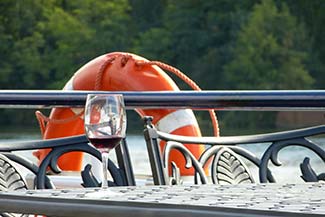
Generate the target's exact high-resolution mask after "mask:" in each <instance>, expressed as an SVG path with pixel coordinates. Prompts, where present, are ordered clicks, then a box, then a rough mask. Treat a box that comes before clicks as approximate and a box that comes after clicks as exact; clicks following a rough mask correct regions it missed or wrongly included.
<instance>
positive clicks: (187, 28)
mask: <svg viewBox="0 0 325 217" xmlns="http://www.w3.org/2000/svg"><path fill="white" fill-rule="evenodd" d="M253 2H254V1H241V2H236V4H234V2H230V1H214V0H206V1H195V0H185V1H166V3H165V6H164V14H163V16H162V22H161V25H159V26H155V27H153V28H151V29H148V30H147V31H145V32H142V33H140V34H139V39H138V40H137V41H136V46H135V49H134V51H135V52H137V53H140V54H141V55H144V56H147V57H148V58H151V59H157V58H159V59H160V60H163V61H165V62H167V63H169V64H172V65H174V66H176V67H178V68H179V69H181V70H182V71H183V72H185V73H186V74H187V75H188V76H189V77H191V78H192V79H193V80H195V81H197V82H198V83H199V84H200V86H201V87H202V88H203V89H220V88H225V87H226V85H225V84H224V81H223V79H222V77H223V75H222V67H223V65H224V64H225V63H226V62H227V61H228V59H229V56H230V55H229V47H230V45H231V43H232V42H233V39H234V37H235V35H236V34H235V32H236V31H237V30H238V29H239V27H240V24H241V23H242V22H243V21H244V20H245V17H246V16H247V14H248V12H249V11H250V8H251V7H252V6H253V5H254V4H253Z"/></svg>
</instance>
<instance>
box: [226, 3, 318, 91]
mask: <svg viewBox="0 0 325 217" xmlns="http://www.w3.org/2000/svg"><path fill="white" fill-rule="evenodd" d="M309 46H310V43H309V42H308V41H307V38H306V31H305V28H304V26H303V25H302V24H299V23H298V22H297V20H296V18H295V17H294V16H292V15H291V14H290V12H289V10H288V7H287V6H286V4H285V3H283V4H282V5H281V8H280V9H279V8H277V7H276V5H275V4H274V2H273V1H272V0H263V1H262V3H261V4H257V5H256V6H255V7H254V10H253V11H252V14H251V17H250V18H249V20H248V22H247V24H246V25H244V26H243V27H242V30H241V31H240V32H239V34H238V38H237V41H236V44H235V46H234V48H233V50H232V55H233V60H232V61H231V62H230V63H229V64H227V65H226V66H225V68H224V70H225V76H226V79H227V81H228V84H229V87H230V88H235V89H309V88H311V87H312V83H313V79H312V77H311V76H310V74H309V72H308V71H307V69H306V67H305V63H306V61H307V60H308V58H309V56H308V53H307V51H308V49H309Z"/></svg>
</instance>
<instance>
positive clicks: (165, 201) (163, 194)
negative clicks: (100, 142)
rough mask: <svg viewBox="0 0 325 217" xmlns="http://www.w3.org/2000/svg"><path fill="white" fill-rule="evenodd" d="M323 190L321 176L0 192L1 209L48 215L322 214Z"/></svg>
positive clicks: (323, 211) (324, 205)
mask: <svg viewBox="0 0 325 217" xmlns="http://www.w3.org/2000/svg"><path fill="white" fill-rule="evenodd" d="M110 191H113V192H118V193H119V195H111V194H110ZM324 192H325V183H324V182H319V183H303V184H299V183H297V184H275V183H264V184H240V185H210V184H207V185H178V186H126V187H112V188H109V190H107V189H101V188H84V189H69V190H68V189H56V190H53V189H46V190H27V191H11V192H0V210H1V211H2V212H11V213H28V214H42V215H46V216H119V217H123V216H132V217H136V216H144V217H146V216H176V215H177V216H201V217H203V216H311V215H315V216H324V215H325V196H324Z"/></svg>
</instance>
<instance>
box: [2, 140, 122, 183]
mask: <svg viewBox="0 0 325 217" xmlns="http://www.w3.org/2000/svg"><path fill="white" fill-rule="evenodd" d="M79 140H80V142H75V141H74V142H72V143H71V144H66V145H62V144H58V145H57V146H54V147H53V145H51V146H50V147H49V148H52V150H51V151H50V152H49V153H48V155H47V156H46V157H45V158H44V160H43V161H42V162H41V164H40V165H39V166H38V165H36V164H34V163H32V162H31V161H30V160H28V159H26V158H24V157H21V156H19V155H16V154H13V153H11V152H2V154H3V155H5V156H6V157H8V159H10V160H11V161H13V162H16V163H18V164H20V165H21V166H23V167H25V168H26V169H28V170H29V171H30V172H31V173H33V174H34V175H35V187H36V188H37V189H45V188H50V189H52V188H55V186H54V184H53V183H52V182H51V181H50V179H49V178H48V175H47V173H48V169H50V170H51V171H52V172H53V173H55V174H59V173H61V169H60V168H59V167H58V164H57V163H58V159H59V157H60V156H62V155H63V154H65V153H68V152H72V151H81V152H84V153H88V154H90V155H92V156H94V157H96V158H97V159H99V160H101V154H100V152H99V151H98V150H97V149H96V148H95V147H93V146H91V145H89V144H88V142H87V140H83V139H79ZM37 142H38V143H42V141H37ZM65 142H66V141H65ZM44 143H46V140H44ZM42 144H43V143H42ZM29 145H30V144H29V143H28V144H27V145H26V144H23V145H21V146H25V147H27V148H29V147H28V146H29ZM43 146H44V147H42V148H46V145H43ZM13 147H14V145H13ZM19 150H24V149H23V148H21V149H19ZM108 170H109V172H110V174H111V177H112V179H113V181H109V180H107V181H108V184H109V186H123V185H127V183H126V180H125V177H124V175H123V172H122V171H121V170H120V169H119V168H118V167H117V166H116V165H115V164H114V163H113V162H112V161H111V160H109V162H108ZM81 177H82V180H83V183H81V185H83V186H84V187H98V186H100V183H99V182H98V181H97V180H96V178H95V177H94V175H93V174H92V172H91V165H89V164H88V165H86V166H85V168H84V170H83V171H82V172H81Z"/></svg>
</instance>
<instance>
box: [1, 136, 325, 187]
mask: <svg viewBox="0 0 325 217" xmlns="http://www.w3.org/2000/svg"><path fill="white" fill-rule="evenodd" d="M33 139H40V136H39V135H38V134H31V133H29V134H24V133H20V134H18V135H17V134H13V133H0V142H10V141H12V142H14V141H21V140H33ZM311 139H312V140H314V141H315V142H317V143H318V144H319V145H320V146H321V147H322V148H323V149H324V148H325V138H311ZM127 144H128V147H129V151H130V155H131V160H132V164H133V167H134V173H135V174H136V176H137V177H148V176H151V169H150V165H149V159H148V154H147V148H146V145H145V141H144V138H143V136H142V135H128V136H127ZM268 145H269V144H258V145H256V144H255V145H249V144H247V145H242V147H243V148H245V149H247V150H249V151H251V152H253V153H255V154H256V156H258V157H260V156H261V155H262V153H263V152H264V151H265V150H266V148H267V147H268ZM17 154H21V155H23V156H25V157H27V158H28V159H30V160H32V161H34V162H37V159H36V158H35V157H34V156H33V155H32V152H31V151H19V152H17ZM305 156H308V157H310V158H311V165H312V168H313V169H314V170H315V172H316V173H317V174H319V173H323V172H325V164H324V162H323V161H322V160H321V159H320V158H319V157H318V156H316V155H315V154H314V153H312V152H311V151H309V150H307V149H306V148H303V147H298V146H294V147H288V148H284V149H282V150H281V151H280V153H279V159H280V161H281V162H282V163H283V166H280V167H276V166H273V165H272V163H270V168H271V171H272V172H273V175H274V177H275V178H276V180H277V181H278V182H285V183H299V182H302V179H301V178H300V175H301V172H300V167H299V164H300V163H302V161H303V159H304V157H305ZM110 157H111V158H112V160H113V161H116V159H115V155H114V153H110ZM88 161H89V158H87V156H86V158H85V162H84V163H87V162H88ZM249 168H250V169H251V171H252V174H253V176H254V177H255V180H258V173H257V169H256V168H255V166H252V165H249Z"/></svg>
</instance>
